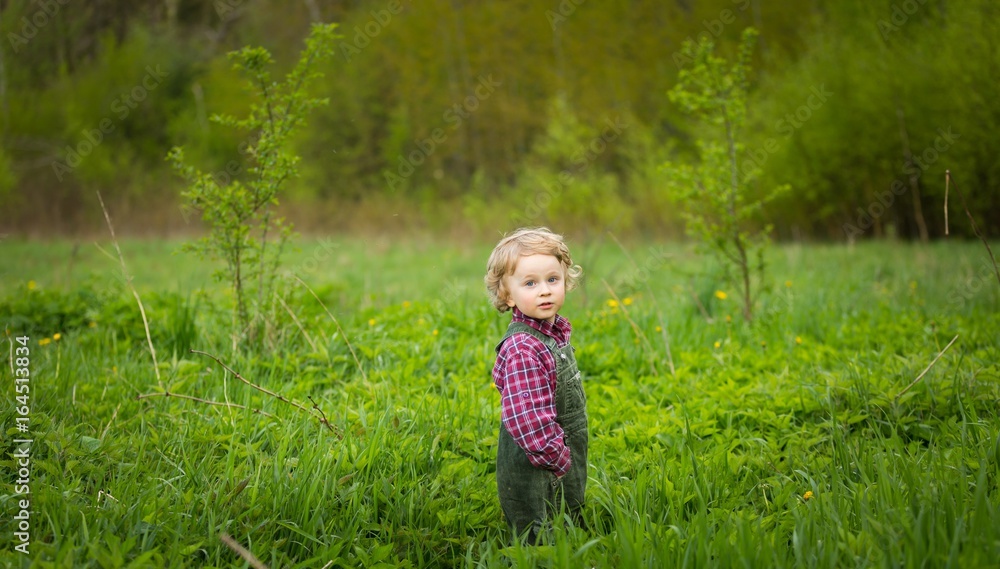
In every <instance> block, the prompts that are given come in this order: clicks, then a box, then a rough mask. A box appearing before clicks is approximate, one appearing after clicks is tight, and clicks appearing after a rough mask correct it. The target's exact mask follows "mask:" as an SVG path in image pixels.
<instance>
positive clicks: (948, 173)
mask: <svg viewBox="0 0 1000 569" xmlns="http://www.w3.org/2000/svg"><path fill="white" fill-rule="evenodd" d="M944 175H945V180H951V181H952V182H954V181H955V179H954V178H952V176H951V170H945V171H944ZM955 193H956V194H958V199H960V200H962V207H963V208H964V209H965V215H967V216H969V222H970V223H971V224H972V231H974V232H975V233H976V236H977V237H979V240H980V241H982V242H983V245H984V246H986V252H987V253H989V255H990V260H991V261H993V272H994V273H995V274H996V276H997V284H1000V269H997V258H996V257H994V256H993V249H990V242H989V241H987V240H986V237H984V236H983V234H982V232H980V231H979V226H978V225H976V220H975V218H973V217H972V212H971V211H969V205H968V204H967V203H965V196H964V195H962V192H961V191H959V189H958V184H955Z"/></svg>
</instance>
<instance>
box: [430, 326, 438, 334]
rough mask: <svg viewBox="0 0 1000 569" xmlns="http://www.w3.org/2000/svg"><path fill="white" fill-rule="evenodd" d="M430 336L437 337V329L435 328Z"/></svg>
mask: <svg viewBox="0 0 1000 569" xmlns="http://www.w3.org/2000/svg"><path fill="white" fill-rule="evenodd" d="M431 334H434V335H435V336H437V335H438V331H437V328H435V329H434V331H433V332H431Z"/></svg>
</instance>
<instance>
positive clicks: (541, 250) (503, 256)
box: [483, 227, 583, 312]
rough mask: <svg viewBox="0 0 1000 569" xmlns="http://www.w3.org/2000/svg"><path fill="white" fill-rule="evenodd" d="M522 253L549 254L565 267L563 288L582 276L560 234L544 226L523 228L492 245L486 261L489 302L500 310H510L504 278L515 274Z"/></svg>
mask: <svg viewBox="0 0 1000 569" xmlns="http://www.w3.org/2000/svg"><path fill="white" fill-rule="evenodd" d="M525 255H552V256H553V257H555V258H556V259H558V260H559V263H560V264H561V265H562V266H563V268H564V269H565V270H566V290H567V291H570V290H573V288H575V287H576V283H577V281H579V280H580V277H581V276H582V275H583V269H582V268H581V267H580V265H574V264H573V259H572V258H571V257H570V254H569V247H567V246H566V243H565V242H564V241H563V237H562V235H558V234H556V233H553V232H552V231H550V230H549V229H548V228H547V227H534V228H530V227H524V228H521V229H518V230H517V231H515V232H514V233H511V234H510V235H507V236H505V237H504V238H503V239H501V240H500V242H499V243H497V246H496V247H494V248H493V252H492V253H490V259H489V260H488V261H487V262H486V276H485V277H484V278H483V280H484V281H485V282H486V292H487V293H488V294H489V297H490V302H491V303H492V304H493V306H494V307H495V308H496V309H497V310H499V311H500V312H506V311H508V310H510V307H509V306H507V300H508V299H509V298H510V292H509V291H508V290H507V286H506V285H505V284H504V277H507V276H510V275H513V274H514V271H515V270H516V269H517V260H518V259H519V258H520V257H522V256H525Z"/></svg>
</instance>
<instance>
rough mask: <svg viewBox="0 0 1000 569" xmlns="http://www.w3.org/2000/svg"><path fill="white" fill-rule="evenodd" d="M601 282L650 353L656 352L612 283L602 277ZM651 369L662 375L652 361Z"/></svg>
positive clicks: (650, 363) (655, 373)
mask: <svg viewBox="0 0 1000 569" xmlns="http://www.w3.org/2000/svg"><path fill="white" fill-rule="evenodd" d="M601 282H602V283H603V284H604V288H606V289H608V294H610V295H611V298H614V299H615V302H616V303H618V306H620V307H621V309H622V314H623V315H624V316H625V319H626V320H628V323H629V324H631V325H632V331H634V332H635V335H636V336H638V337H639V338H641V339H642V342H643V343H644V344H645V345H646V348H648V349H649V352H650V354H655V353H656V351H655V350H653V346H652V344H650V343H649V339H648V338H646V335H645V334H644V333H643V332H642V329H641V328H639V325H638V324H636V323H635V320H632V317H631V316H629V315H628V309H627V308H625V303H623V302H622V301H621V300H620V299H619V298H618V295H617V294H615V290H614V289H613V288H611V285H609V284H608V281H606V280H604V279H601ZM649 369H650V370H651V371H652V372H653V375H660V374H659V372H657V371H656V366H655V365H653V362H652V361H650V362H649Z"/></svg>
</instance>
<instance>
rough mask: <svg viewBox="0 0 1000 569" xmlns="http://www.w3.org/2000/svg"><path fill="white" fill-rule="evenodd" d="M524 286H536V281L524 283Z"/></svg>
mask: <svg viewBox="0 0 1000 569" xmlns="http://www.w3.org/2000/svg"><path fill="white" fill-rule="evenodd" d="M524 286H535V281H527V282H525V283H524Z"/></svg>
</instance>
